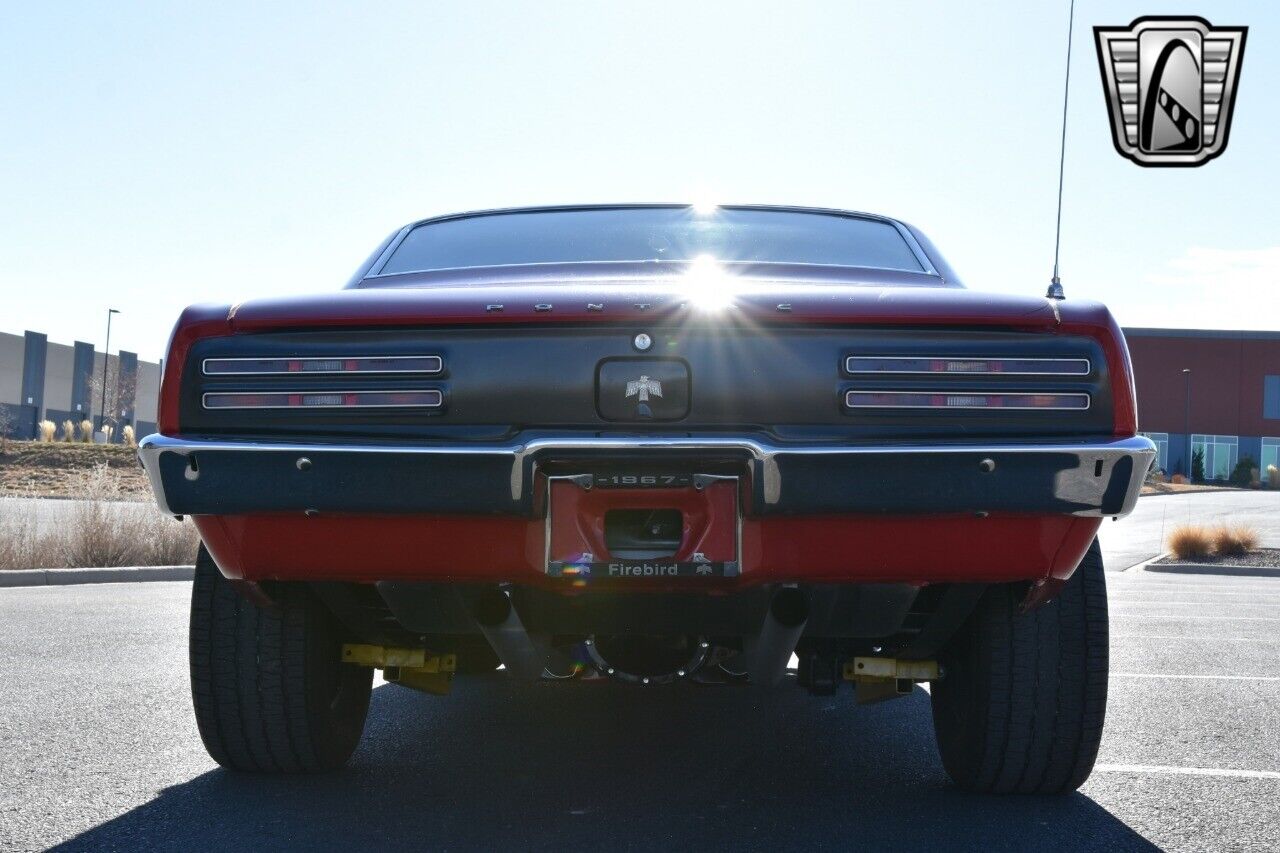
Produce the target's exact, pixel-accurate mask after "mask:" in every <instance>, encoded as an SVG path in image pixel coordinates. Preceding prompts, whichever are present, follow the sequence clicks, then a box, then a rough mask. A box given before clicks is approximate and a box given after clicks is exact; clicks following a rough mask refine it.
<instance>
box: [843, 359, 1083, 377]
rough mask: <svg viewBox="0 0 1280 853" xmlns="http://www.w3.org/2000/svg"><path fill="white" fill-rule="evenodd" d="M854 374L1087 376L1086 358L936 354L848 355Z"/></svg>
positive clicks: (847, 368)
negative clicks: (939, 356) (940, 356)
mask: <svg viewBox="0 0 1280 853" xmlns="http://www.w3.org/2000/svg"><path fill="white" fill-rule="evenodd" d="M844 369H845V372H846V373H851V374H869V373H912V374H930V375H946V374H960V375H965V376H982V375H987V374H1002V375H1004V376H1088V375H1089V371H1090V369H1091V366H1090V364H1089V359H1087V358H938V357H935V356H863V355H851V356H848V357H847V358H846V359H845V362H844Z"/></svg>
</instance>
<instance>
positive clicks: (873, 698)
mask: <svg viewBox="0 0 1280 853" xmlns="http://www.w3.org/2000/svg"><path fill="white" fill-rule="evenodd" d="M941 677H942V667H940V666H938V662H937V661H936V660H898V659H896V658H854V659H853V660H850V661H845V664H844V679H845V681H852V682H853V683H854V684H855V685H856V686H857V691H856V693H857V698H858V704H859V705H867V704H870V703H872V702H883V701H884V700H886V699H895V698H897V697H899V696H907V695H909V694H910V693H911V691H912V690H914V689H915V686H916V682H917V681H937V680H938V679H939V678H941Z"/></svg>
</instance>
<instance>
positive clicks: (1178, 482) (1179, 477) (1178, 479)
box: [1169, 474, 1187, 486]
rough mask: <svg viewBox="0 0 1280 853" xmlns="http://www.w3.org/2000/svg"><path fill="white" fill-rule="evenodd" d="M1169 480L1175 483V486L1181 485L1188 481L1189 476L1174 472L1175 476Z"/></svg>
mask: <svg viewBox="0 0 1280 853" xmlns="http://www.w3.org/2000/svg"><path fill="white" fill-rule="evenodd" d="M1169 482H1170V483H1173V484H1174V485H1175V486H1181V485H1184V484H1185V483H1186V482H1187V478H1186V477H1184V476H1182V475H1181V474H1174V475H1173V477H1172V478H1171V479H1170V480H1169Z"/></svg>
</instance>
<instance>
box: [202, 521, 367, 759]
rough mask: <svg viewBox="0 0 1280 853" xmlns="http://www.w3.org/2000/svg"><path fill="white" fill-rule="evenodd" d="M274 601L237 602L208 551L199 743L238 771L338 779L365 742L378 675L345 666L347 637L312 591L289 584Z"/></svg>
mask: <svg viewBox="0 0 1280 853" xmlns="http://www.w3.org/2000/svg"><path fill="white" fill-rule="evenodd" d="M275 600H276V606H275V607H259V606H258V605H256V604H254V603H253V602H251V601H249V600H248V599H247V598H246V597H244V596H242V595H240V594H238V593H237V592H236V591H235V589H234V588H233V587H232V584H231V583H230V582H229V581H227V579H226V578H224V577H223V576H222V573H221V572H219V571H218V567H217V566H216V565H214V562H213V559H212V558H211V557H210V556H209V552H208V551H206V550H205V548H204V546H203V545H202V546H201V547H200V552H199V554H198V556H197V558H196V571H195V583H194V584H193V586H192V592H191V636H190V650H191V695H192V700H193V702H194V704H195V712H196V724H197V726H198V727H199V729H200V737H201V739H202V740H203V741H204V745H205V749H207V750H208V751H209V755H210V756H212V757H213V760H214V761H216V762H218V763H219V764H221V765H222V766H223V767H227V768H230V769H232V770H246V771H257V772H266V773H309V772H318V771H323V770H333V769H335V768H338V767H341V766H342V765H344V764H345V763H346V762H347V759H348V758H350V757H351V753H352V752H354V751H355V748H356V744H357V743H359V741H360V735H361V732H362V731H363V729H364V719H365V714H366V713H367V712H368V710H369V694H370V691H371V690H372V687H373V670H372V669H370V668H368V667H360V666H355V665H352V664H347V663H342V662H341V660H340V659H339V655H340V653H341V649H342V634H341V629H340V627H339V625H338V623H337V621H336V620H335V619H334V617H333V615H332V614H331V613H330V612H329V611H328V610H327V609H326V608H325V607H324V606H323V605H322V604H321V603H320V602H319V601H318V600H316V598H315V597H314V596H313V595H312V594H311V593H310V591H309V590H307V589H306V588H305V587H299V586H294V585H291V584H282V585H281V586H280V589H279V595H278V596H275Z"/></svg>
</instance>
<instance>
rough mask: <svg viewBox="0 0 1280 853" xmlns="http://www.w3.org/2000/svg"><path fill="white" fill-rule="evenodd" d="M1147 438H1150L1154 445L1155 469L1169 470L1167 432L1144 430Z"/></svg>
mask: <svg viewBox="0 0 1280 853" xmlns="http://www.w3.org/2000/svg"><path fill="white" fill-rule="evenodd" d="M1143 435H1145V436H1146V437H1147V438H1149V439H1151V440H1152V441H1153V442H1154V443H1155V446H1156V470H1157V471H1166V472H1167V471H1168V470H1169V433H1167V432H1144V433H1143Z"/></svg>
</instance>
